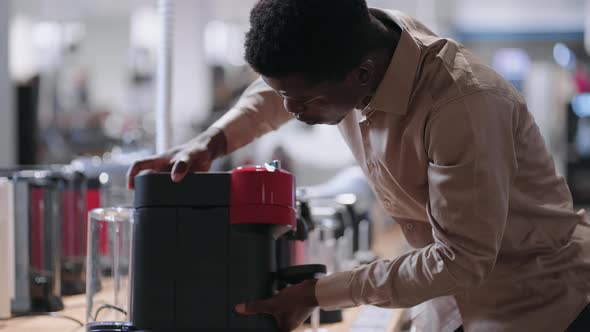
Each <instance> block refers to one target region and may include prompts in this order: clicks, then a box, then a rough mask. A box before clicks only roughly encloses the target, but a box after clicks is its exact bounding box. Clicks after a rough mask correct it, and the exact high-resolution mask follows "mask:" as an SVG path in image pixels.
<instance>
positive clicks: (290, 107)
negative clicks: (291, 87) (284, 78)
mask: <svg viewBox="0 0 590 332" xmlns="http://www.w3.org/2000/svg"><path fill="white" fill-rule="evenodd" d="M283 105H284V107H285V109H286V110H287V112H289V113H291V114H294V115H297V114H299V113H302V112H303V111H305V105H304V104H303V103H298V102H295V101H290V100H287V99H284V100H283Z"/></svg>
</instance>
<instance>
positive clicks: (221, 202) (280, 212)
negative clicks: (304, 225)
mask: <svg viewBox="0 0 590 332" xmlns="http://www.w3.org/2000/svg"><path fill="white" fill-rule="evenodd" d="M134 207H135V215H134V220H133V236H132V257H131V267H132V268H131V278H130V280H131V282H130V305H129V316H128V317H129V320H130V322H106V323H105V322H94V323H90V324H88V325H87V330H88V331H132V330H142V331H154V332H159V331H175V330H186V331H192V330H203V331H205V330H210V329H222V330H224V331H242V330H244V329H251V330H253V331H269V332H274V331H277V327H276V323H275V321H274V319H273V318H272V317H271V316H269V315H253V316H242V315H239V314H237V313H236V312H235V311H234V307H235V305H237V304H239V303H242V302H246V301H252V300H259V299H263V298H269V297H271V296H272V295H273V294H274V293H275V292H276V291H277V290H278V289H280V287H282V285H286V284H294V283H298V282H301V281H303V280H305V279H309V278H313V277H315V276H316V275H319V274H323V273H325V271H326V270H325V266H323V265H305V266H287V265H288V261H289V260H291V258H284V257H285V256H284V255H282V254H281V253H280V250H278V247H279V246H278V245H277V243H281V241H283V240H285V238H286V237H287V238H301V237H302V235H301V234H300V233H299V234H297V233H296V230H297V218H296V210H295V207H296V205H295V179H294V177H293V176H292V175H291V174H290V173H288V172H286V171H284V170H282V169H280V165H279V163H278V162H276V161H275V162H272V163H268V164H264V165H258V166H248V167H239V168H237V169H234V170H233V171H231V172H227V173H192V174H188V175H187V176H186V177H185V179H183V181H182V182H180V183H173V182H172V181H171V179H170V174H169V173H152V174H144V175H139V176H137V177H136V178H135V202H134ZM281 265H283V266H281Z"/></svg>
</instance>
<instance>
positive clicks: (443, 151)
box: [316, 92, 517, 309]
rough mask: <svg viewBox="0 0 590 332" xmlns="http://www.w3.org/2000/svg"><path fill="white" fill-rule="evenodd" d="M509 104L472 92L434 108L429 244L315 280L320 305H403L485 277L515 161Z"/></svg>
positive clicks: (430, 140) (499, 239)
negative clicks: (431, 236) (431, 232)
mask: <svg viewBox="0 0 590 332" xmlns="http://www.w3.org/2000/svg"><path fill="white" fill-rule="evenodd" d="M514 107H516V106H515V105H513V104H512V103H511V102H510V101H508V100H506V99H504V98H503V97H501V96H497V95H495V94H491V93H486V92H479V93H476V94H473V95H471V96H467V97H464V98H461V99H459V100H455V101H453V102H451V103H449V104H447V105H446V106H443V107H442V108H441V109H440V110H439V111H438V113H436V114H433V117H432V119H431V120H430V121H429V124H428V127H427V129H426V137H425V144H426V146H425V148H426V150H427V152H428V156H429V159H430V160H431V161H430V165H429V167H428V182H429V183H428V189H429V204H428V217H429V220H430V223H431V225H432V230H433V238H434V243H433V244H432V245H430V246H427V247H425V248H423V249H420V250H415V251H412V252H409V253H407V254H405V255H402V256H400V257H398V258H397V259H395V260H392V261H384V260H381V261H377V262H375V263H373V264H369V265H367V266H363V267H359V268H357V269H356V270H353V271H349V272H342V273H336V274H333V275H331V276H327V277H325V278H322V279H320V280H319V281H318V283H317V286H316V296H317V299H318V302H319V304H320V306H321V307H323V308H325V309H336V308H344V307H351V306H357V305H362V304H372V305H379V306H387V307H410V306H413V305H416V304H419V303H421V302H423V301H426V300H429V299H431V298H434V297H438V296H443V295H451V294H455V293H457V292H460V291H461V290H464V289H466V288H470V287H474V286H477V285H479V284H481V283H482V282H484V281H485V280H486V278H487V276H488V275H489V273H490V272H491V271H492V270H493V268H494V265H495V262H496V258H497V254H498V251H499V249H500V245H501V242H502V236H503V233H504V229H505V224H506V218H507V215H508V199H509V191H510V187H511V184H512V181H513V178H514V175H515V173H516V168H517V162H516V155H515V151H514V142H513V137H514V133H515V132H516V128H515V126H516V125H515V124H516V123H517V119H515V118H513V117H514V116H515V114H517V113H516V112H515V111H514Z"/></svg>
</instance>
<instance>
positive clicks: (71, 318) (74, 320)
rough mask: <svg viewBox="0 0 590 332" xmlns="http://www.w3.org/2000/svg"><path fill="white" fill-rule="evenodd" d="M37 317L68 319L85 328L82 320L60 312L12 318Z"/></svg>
mask: <svg viewBox="0 0 590 332" xmlns="http://www.w3.org/2000/svg"><path fill="white" fill-rule="evenodd" d="M35 316H47V317H55V318H61V319H67V320H70V321H72V322H75V323H77V324H78V325H80V326H84V323H82V322H81V321H80V320H78V319H76V318H74V317H72V316H67V315H64V314H62V313H59V312H30V313H26V314H18V315H16V316H15V317H11V318H17V317H35ZM11 318H3V319H0V321H7V320H9V319H11Z"/></svg>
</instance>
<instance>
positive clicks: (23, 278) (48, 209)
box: [12, 170, 63, 315]
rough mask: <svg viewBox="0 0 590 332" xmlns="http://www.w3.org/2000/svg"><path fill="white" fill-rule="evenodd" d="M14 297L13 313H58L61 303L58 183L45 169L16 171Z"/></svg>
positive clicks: (59, 184)
mask: <svg viewBox="0 0 590 332" xmlns="http://www.w3.org/2000/svg"><path fill="white" fill-rule="evenodd" d="M12 179H13V181H14V201H15V204H14V207H15V226H14V234H15V292H14V293H15V294H14V298H13V300H12V312H13V313H14V314H17V315H18V314H24V313H28V312H40V311H41V312H44V311H57V310H61V309H63V302H62V300H61V257H60V252H61V250H60V245H61V236H60V235H61V234H60V227H61V207H60V202H61V195H60V188H61V187H60V186H61V180H60V178H59V176H58V175H57V174H56V173H55V172H51V171H47V170H23V171H15V172H14V173H13V175H12Z"/></svg>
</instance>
